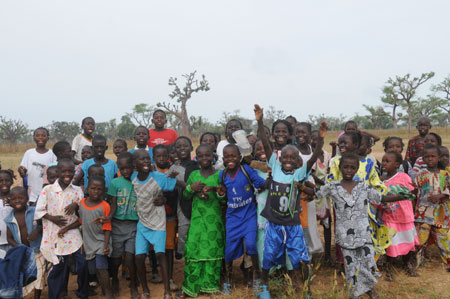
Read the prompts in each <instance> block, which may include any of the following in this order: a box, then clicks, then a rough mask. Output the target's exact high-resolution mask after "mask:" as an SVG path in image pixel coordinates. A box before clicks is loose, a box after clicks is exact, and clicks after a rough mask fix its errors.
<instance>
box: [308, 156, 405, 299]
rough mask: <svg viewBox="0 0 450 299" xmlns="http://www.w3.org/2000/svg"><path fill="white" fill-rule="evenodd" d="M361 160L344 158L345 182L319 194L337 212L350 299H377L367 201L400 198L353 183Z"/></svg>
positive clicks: (341, 164)
mask: <svg viewBox="0 0 450 299" xmlns="http://www.w3.org/2000/svg"><path fill="white" fill-rule="evenodd" d="M359 160H360V158H359V156H357V155H355V154H349V153H346V154H343V155H342V157H341V158H340V164H339V169H340V171H341V175H342V179H341V180H340V181H333V182H329V183H328V184H326V185H325V186H322V187H321V188H320V190H319V191H318V192H317V193H316V194H317V196H318V197H326V196H331V198H332V200H333V204H334V209H335V212H336V235H335V238H336V244H339V245H340V246H341V248H342V254H343V256H344V261H345V277H346V280H347V285H349V286H351V287H350V290H349V295H350V297H351V298H359V296H362V295H363V294H365V293H368V295H369V297H370V298H378V296H377V294H376V292H375V290H374V289H373V288H374V287H375V285H376V283H377V279H376V278H375V276H376V269H377V266H376V263H375V257H374V246H373V242H372V238H371V235H370V233H369V217H368V214H367V211H368V201H369V200H370V201H372V202H373V203H374V204H381V202H391V201H394V200H400V199H399V198H398V196H395V195H389V196H384V197H382V196H381V194H380V193H379V192H378V191H376V190H375V189H372V188H371V187H369V186H368V185H367V184H366V183H364V182H362V181H357V180H355V179H354V176H355V174H356V173H357V171H358V169H359V168H360V166H359V164H360V161H359Z"/></svg>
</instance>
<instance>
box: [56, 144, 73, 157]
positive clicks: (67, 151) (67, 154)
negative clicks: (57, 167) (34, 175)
mask: <svg viewBox="0 0 450 299" xmlns="http://www.w3.org/2000/svg"><path fill="white" fill-rule="evenodd" d="M72 158H73V152H72V149H71V148H70V146H67V147H66V148H64V149H63V150H62V151H61V152H60V153H59V157H58V159H72Z"/></svg>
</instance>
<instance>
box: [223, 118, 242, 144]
mask: <svg viewBox="0 0 450 299" xmlns="http://www.w3.org/2000/svg"><path fill="white" fill-rule="evenodd" d="M240 129H242V128H241V124H240V123H239V122H237V121H235V120H233V121H231V122H229V123H228V124H227V126H226V129H225V136H226V137H227V139H228V141H229V142H231V143H236V141H235V140H234V138H233V135H232V134H233V133H234V132H236V131H238V130H240Z"/></svg>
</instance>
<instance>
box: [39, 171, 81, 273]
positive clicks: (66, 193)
mask: <svg viewBox="0 0 450 299" xmlns="http://www.w3.org/2000/svg"><path fill="white" fill-rule="evenodd" d="M82 198H83V191H81V188H80V187H78V186H74V185H72V184H70V185H69V186H67V187H66V188H65V189H64V190H62V189H61V186H60V185H59V182H58V180H57V181H56V182H55V183H54V184H53V185H48V186H46V187H44V189H43V190H42V192H41V195H40V196H39V199H38V202H37V206H36V212H35V214H34V219H36V220H37V219H42V242H41V253H42V255H43V256H44V257H45V259H46V260H47V261H49V262H51V263H53V264H58V263H59V259H58V256H61V255H69V254H71V253H73V252H75V251H77V250H78V249H79V248H80V247H81V245H82V244H83V239H82V237H81V233H80V230H79V229H72V230H69V231H68V232H67V233H65V234H64V236H63V237H62V238H60V237H58V231H59V230H60V229H61V228H60V227H59V226H58V225H56V224H55V223H53V222H51V221H49V220H48V219H45V218H42V217H44V216H45V215H46V214H49V215H52V216H58V215H62V216H64V217H65V218H66V220H67V225H69V224H71V223H73V222H75V221H78V217H77V216H76V215H75V214H73V215H65V212H64V208H65V207H67V206H68V205H70V204H71V203H74V202H76V203H77V204H80V201H81V199H82Z"/></svg>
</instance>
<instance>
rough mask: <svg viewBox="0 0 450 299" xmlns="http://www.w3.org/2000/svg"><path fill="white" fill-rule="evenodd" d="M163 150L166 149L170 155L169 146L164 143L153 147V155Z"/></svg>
mask: <svg viewBox="0 0 450 299" xmlns="http://www.w3.org/2000/svg"><path fill="white" fill-rule="evenodd" d="M159 150H163V151H166V153H167V155H169V148H168V147H167V146H165V145H164V144H157V145H155V147H154V148H153V155H155V153H156V151H159Z"/></svg>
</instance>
